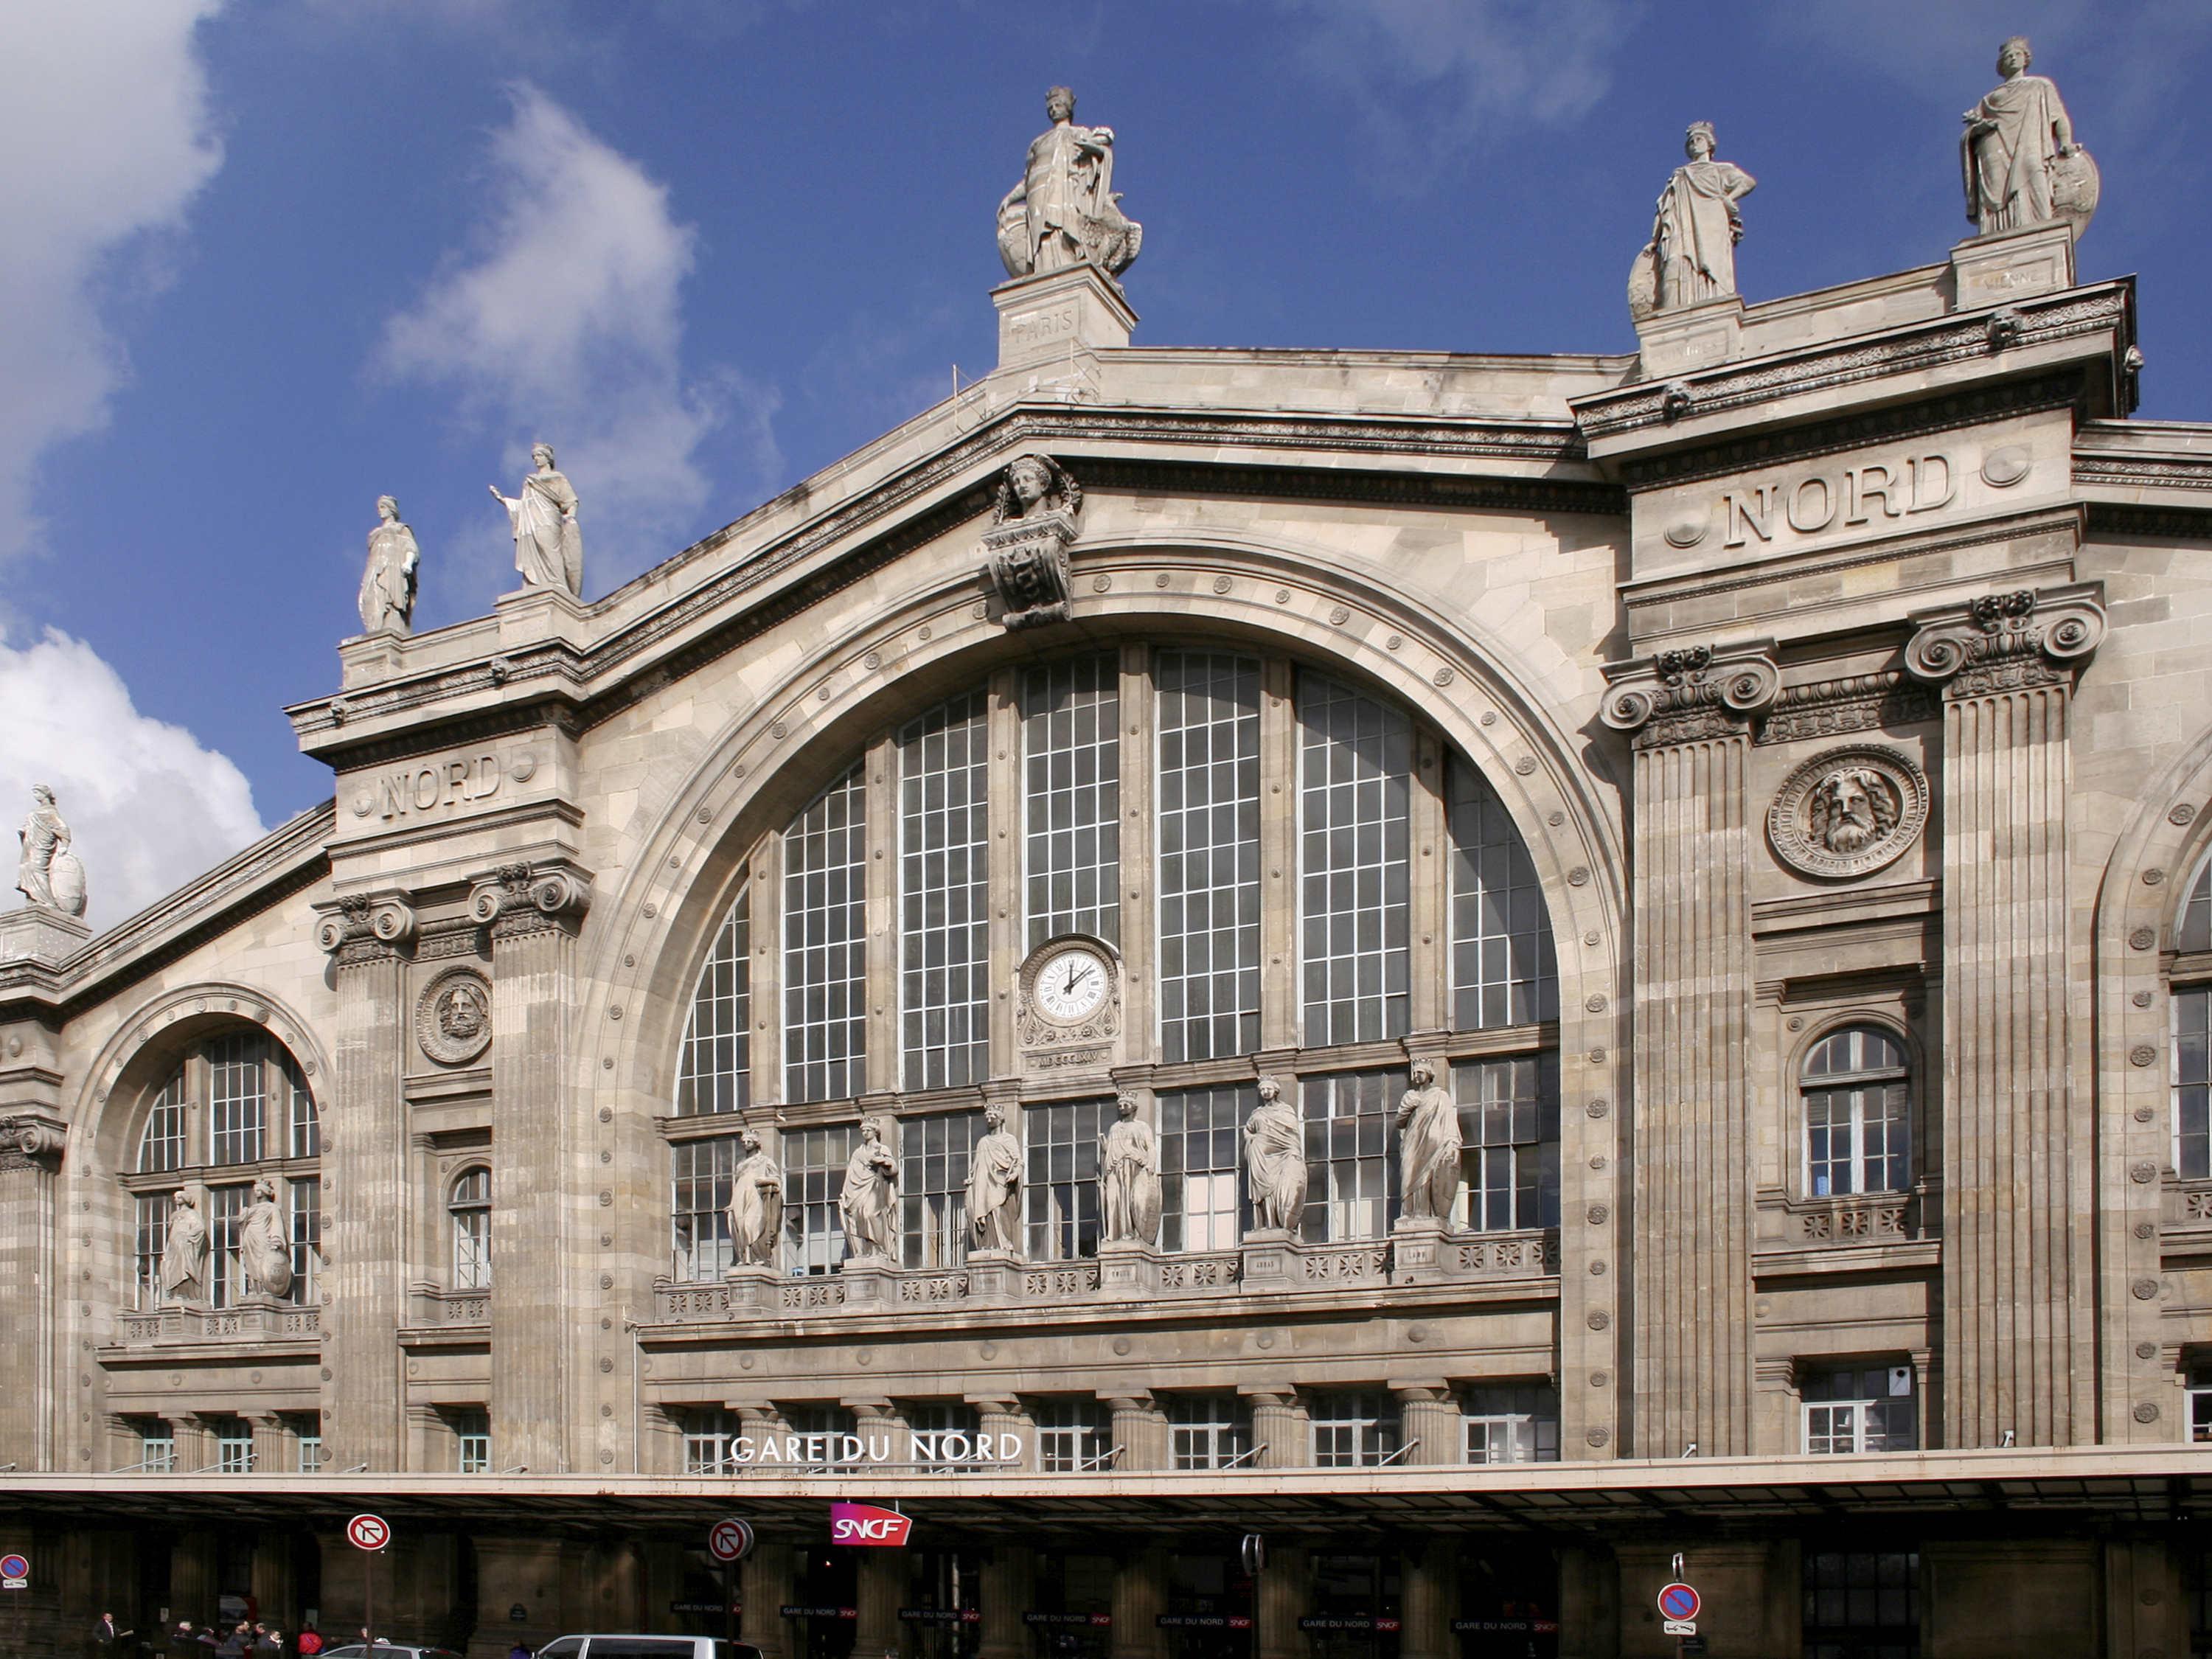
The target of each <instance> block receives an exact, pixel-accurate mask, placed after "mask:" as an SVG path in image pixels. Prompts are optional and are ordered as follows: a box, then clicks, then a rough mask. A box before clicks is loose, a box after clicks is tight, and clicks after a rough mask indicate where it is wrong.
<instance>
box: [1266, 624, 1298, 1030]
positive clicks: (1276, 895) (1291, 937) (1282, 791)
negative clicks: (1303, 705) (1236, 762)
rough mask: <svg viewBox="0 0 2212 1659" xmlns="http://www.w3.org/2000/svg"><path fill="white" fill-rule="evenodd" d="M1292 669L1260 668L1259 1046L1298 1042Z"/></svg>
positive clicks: (1271, 664) (1277, 664)
mask: <svg viewBox="0 0 2212 1659" xmlns="http://www.w3.org/2000/svg"><path fill="white" fill-rule="evenodd" d="M1296 685H1297V671H1296V670H1295V669H1294V668H1292V666H1291V665H1290V664H1289V663H1288V662H1285V661H1284V660H1282V659H1279V658H1269V659H1267V660H1265V661H1263V662H1262V663H1261V665H1260V805H1261V811H1260V868H1261V872H1262V876H1261V888H1260V961H1261V964H1262V965H1261V970H1260V1046H1261V1048H1296V1047H1297V1042H1298V1023H1299V1022H1298V1013H1299V1001H1300V999H1299V996H1298V930H1299V928H1300V927H1302V926H1303V925H1304V918H1303V915H1301V912H1300V907H1299V903H1298V827H1299V817H1300V814H1299V812H1298V811H1297V802H1298V799H1299V789H1300V785H1301V782H1302V781H1303V780H1302V775H1301V773H1300V770H1299V759H1300V757H1299V743H1298V717H1297V700H1296V696H1295V689H1296Z"/></svg>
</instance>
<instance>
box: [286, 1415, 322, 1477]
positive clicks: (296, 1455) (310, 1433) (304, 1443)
mask: <svg viewBox="0 0 2212 1659" xmlns="http://www.w3.org/2000/svg"><path fill="white" fill-rule="evenodd" d="M292 1468H293V1472H294V1473H295V1474H321V1473H322V1472H323V1419H322V1417H321V1415H320V1413H315V1412H309V1413H307V1415H306V1416H304V1417H295V1418H294V1419H292Z"/></svg>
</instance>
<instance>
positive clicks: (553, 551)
mask: <svg viewBox="0 0 2212 1659" xmlns="http://www.w3.org/2000/svg"><path fill="white" fill-rule="evenodd" d="M530 459H531V462H532V466H533V467H534V468H535V471H532V472H531V473H530V474H529V476H528V477H525V478H524V479H523V481H522V491H521V494H520V495H501V494H500V489H499V486H498V485H497V484H494V485H492V486H491V493H492V495H493V496H494V498H495V499H496V500H497V501H498V502H499V504H500V505H501V506H502V507H505V508H506V509H507V525H508V528H509V529H510V531H511V532H513V537H514V568H516V569H517V570H519V571H520V572H521V573H522V582H523V586H526V587H547V588H551V589H553V590H555V591H556V592H562V593H566V594H568V596H569V597H570V598H571V599H581V598H582V597H583V592H584V532H583V529H582V527H581V526H580V525H579V524H578V523H577V522H576V499H577V498H576V489H575V486H574V485H573V484H571V483H569V482H568V476H567V475H566V474H565V473H563V472H562V471H559V470H558V469H557V468H556V467H555V466H554V465H553V447H552V445H550V444H538V445H536V446H534V447H532V449H531V452H530ZM376 518H377V525H376V528H375V529H374V530H372V531H370V532H368V566H367V568H364V569H363V570H362V574H361V601H360V603H361V629H362V633H364V634H399V635H404V634H406V633H407V632H409V631H410V629H412V628H413V626H414V623H415V589H416V573H417V571H418V569H419V568H420V566H421V564H422V546H421V544H419V543H417V542H416V539H415V532H414V531H413V530H411V529H410V528H409V527H408V526H407V525H406V524H405V523H404V522H403V521H402V520H401V519H400V517H399V502H398V499H397V498H395V497H393V496H391V495H379V496H378V497H377V498H376Z"/></svg>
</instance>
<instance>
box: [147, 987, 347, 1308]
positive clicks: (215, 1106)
mask: <svg viewBox="0 0 2212 1659" xmlns="http://www.w3.org/2000/svg"><path fill="white" fill-rule="evenodd" d="M320 1150H321V1145H320V1131H319V1119H318V1114H317V1112H316V1108H315V1098H314V1094H313V1091H312V1090H311V1089H310V1088H309V1087H308V1083H307V1074H306V1072H305V1071H304V1069H303V1068H302V1067H301V1065H300V1063H299V1061H298V1060H295V1059H294V1058H293V1056H292V1055H291V1054H289V1053H288V1052H287V1051H286V1050H285V1048H283V1045H282V1044H280V1043H278V1042H275V1041H273V1040H272V1039H271V1038H270V1036H269V1035H268V1034H267V1033H266V1032H264V1031H260V1030H250V1029H248V1030H231V1031H225V1032H222V1033H220V1034H218V1035H216V1036H211V1037H209V1038H206V1039H204V1040H203V1041H202V1042H199V1043H197V1045H195V1046H194V1048H192V1049H191V1052H190V1053H189V1054H187V1055H186V1056H185V1060H184V1061H183V1063H182V1064H180V1065H179V1066H178V1067H177V1069H176V1070H175V1071H174V1072H173V1073H170V1074H169V1076H168V1077H167V1079H164V1080H163V1082H162V1085H161V1088H160V1089H159V1090H157V1091H155V1094H154V1096H153V1097H152V1098H151V1099H150V1100H149V1102H148V1103H147V1108H146V1119H145V1122H144V1124H143V1127H142V1128H141V1130H140V1132H139V1139H138V1157H137V1168H136V1169H135V1170H132V1171H131V1173H130V1174H128V1175H125V1176H122V1177H120V1179H121V1181H122V1182H123V1185H124V1186H125V1189H126V1190H127V1191H128V1192H129V1194H130V1195H131V1210H132V1214H131V1267H132V1272H131V1302H132V1304H133V1305H134V1306H136V1307H138V1308H141V1309H152V1308H155V1307H156V1306H159V1305H161V1304H163V1303H165V1302H173V1303H176V1304H187V1305H194V1306H201V1307H210V1308H228V1307H233V1306H235V1305H236V1304H238V1303H239V1302H240V1300H241V1299H242V1298H243V1297H246V1295H247V1294H248V1292H249V1290H250V1288H251V1287H250V1286H249V1285H248V1284H247V1282H246V1275H245V1272H244V1269H243V1267H242V1266H241V1264H240V1260H239V1242H240V1238H239V1236H240V1228H241V1226H242V1225H243V1224H244V1222H245V1219H246V1212H247V1211H248V1210H249V1209H251V1208H252V1204H253V1188H254V1185H255V1183H256V1182H258V1181H262V1180H266V1181H267V1182H269V1183H270V1187H271V1188H273V1189H274V1192H275V1194H276V1207H277V1212H278V1216H279V1218H280V1225H282V1227H283V1230H284V1231H285V1233H286V1236H287V1237H286V1243H287V1246H288V1249H289V1256H290V1262H291V1269H292V1273H291V1283H290V1285H289V1286H287V1287H286V1289H285V1290H284V1291H283V1299H284V1300H286V1301H289V1302H293V1303H298V1304H313V1302H314V1301H315V1299H316V1293H317V1290H318V1285H319V1278H320V1273H321V1266H322V1188H321V1179H320V1176H319V1173H318V1170H317V1162H316V1160H317V1155H318V1154H319V1152H320ZM179 1191H182V1192H184V1193H185V1194H189V1196H190V1198H191V1204H192V1206H193V1208H194V1209H195V1210H196V1211H197V1214H198V1217H199V1219H200V1221H201V1222H202V1223H203V1224H204V1227H205V1230H206V1243H205V1246H204V1249H203V1250H201V1251H196V1252H192V1253H191V1256H190V1260H189V1261H188V1262H187V1261H185V1258H184V1257H182V1256H180V1257H179V1260H178V1261H177V1262H175V1263H173V1264H172V1266H173V1268H174V1269H175V1270H177V1271H178V1272H179V1282H178V1283H177V1284H176V1285H173V1286H165V1285H164V1284H163V1282H162V1273H161V1258H162V1255H163V1254H164V1252H165V1250H166V1249H167V1244H168V1239H169V1230H170V1225H171V1221H170V1217H171V1211H172V1207H173V1194H176V1193H178V1192H179ZM185 1267H190V1268H191V1270H192V1271H191V1272H190V1273H185V1272H184V1269H185Z"/></svg>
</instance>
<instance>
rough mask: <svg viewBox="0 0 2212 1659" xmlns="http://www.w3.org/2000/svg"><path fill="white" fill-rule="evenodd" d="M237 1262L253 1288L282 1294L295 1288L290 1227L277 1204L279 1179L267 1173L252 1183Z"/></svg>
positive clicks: (249, 1285) (264, 1293) (248, 1286)
mask: <svg viewBox="0 0 2212 1659" xmlns="http://www.w3.org/2000/svg"><path fill="white" fill-rule="evenodd" d="M238 1265H239V1266H240V1267H243V1268H244V1269H245V1270H246V1289H247V1290H248V1291H253V1292H256V1293H258V1294H259V1295H262V1296H282V1295H283V1294H284V1293H285V1292H286V1291H289V1290H290V1289H291V1288H292V1238H291V1231H290V1229H289V1228H288V1227H286V1226H285V1225H284V1212H283V1211H282V1210H280V1209H278V1208H277V1207H276V1182H273V1181H270V1179H269V1178H268V1177H267V1176H264V1177H262V1179H260V1180H259V1181H257V1182H254V1183H253V1201H252V1203H251V1204H249V1205H248V1206H246V1214H245V1216H244V1218H242V1219H241V1220H240V1222H239V1225H238Z"/></svg>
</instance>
